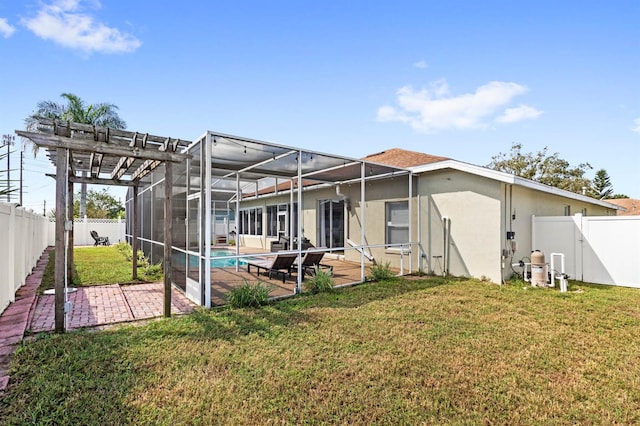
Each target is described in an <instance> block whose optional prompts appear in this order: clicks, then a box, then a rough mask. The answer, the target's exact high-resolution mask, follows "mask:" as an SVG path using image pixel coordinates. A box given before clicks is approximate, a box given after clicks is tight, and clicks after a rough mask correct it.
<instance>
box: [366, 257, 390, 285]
mask: <svg viewBox="0 0 640 426" xmlns="http://www.w3.org/2000/svg"><path fill="white" fill-rule="evenodd" d="M369 273H370V275H369V276H368V277H367V278H368V279H369V280H371V281H384V280H390V279H392V278H395V277H396V274H395V273H394V272H393V271H392V270H391V267H390V266H389V262H385V263H383V264H379V263H376V264H375V265H373V266H371V267H370V268H369Z"/></svg>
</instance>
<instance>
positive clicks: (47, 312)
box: [0, 249, 196, 393]
mask: <svg viewBox="0 0 640 426" xmlns="http://www.w3.org/2000/svg"><path fill="white" fill-rule="evenodd" d="M49 250H50V249H47V250H45V251H44V253H43V254H42V256H41V257H40V259H39V260H38V263H37V265H36V267H35V268H34V271H33V272H32V273H31V274H30V275H29V276H28V277H27V279H26V283H25V285H24V286H22V287H21V288H20V289H19V290H18V292H17V293H16V300H15V302H13V303H12V304H10V305H9V306H8V307H7V308H6V309H5V310H4V312H2V314H1V315H0V393H2V392H3V391H4V389H6V387H7V384H8V383H9V375H8V369H9V361H10V357H11V355H12V354H13V352H14V351H15V349H16V348H17V346H18V344H20V342H21V341H22V339H23V337H24V334H25V332H26V331H27V330H30V331H31V332H35V333H37V332H43V331H52V330H54V328H55V327H54V326H55V315H54V299H55V296H54V295H40V296H38V295H37V290H38V287H40V282H41V281H42V274H43V273H44V269H45V267H46V265H47V263H48V261H49ZM68 297H69V301H70V302H71V311H70V312H69V314H68V315H69V316H68V318H67V321H68V322H67V323H68V329H76V328H82V327H95V326H102V325H109V324H116V323H122V322H128V321H136V320H142V319H149V318H154V317H158V316H161V315H162V313H163V306H164V285H163V283H146V284H134V285H119V284H112V285H104V286H93V287H79V288H78V289H77V291H73V292H69V293H68ZM195 306H196V305H194V304H193V303H192V302H191V301H190V300H189V299H187V298H186V297H185V296H184V294H182V293H181V292H180V291H178V290H176V289H175V288H172V290H171V313H172V314H173V315H176V314H186V313H190V312H193V310H194V309H195Z"/></svg>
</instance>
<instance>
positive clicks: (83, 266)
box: [40, 243, 162, 291]
mask: <svg viewBox="0 0 640 426" xmlns="http://www.w3.org/2000/svg"><path fill="white" fill-rule="evenodd" d="M123 244H124V243H123ZM118 247H119V245H118V244H114V245H112V246H106V247H105V246H93V247H76V248H74V250H73V253H74V269H73V286H75V287H87V286H92V285H105V284H126V283H132V282H145V281H161V280H162V274H159V275H151V274H149V275H148V276H147V275H146V269H145V268H143V267H141V266H139V267H138V281H134V280H133V279H132V267H131V261H130V260H127V258H126V257H125V256H124V255H123V253H122V252H121V251H119V250H118ZM54 268H55V251H51V252H50V254H49V263H48V264H47V267H46V269H45V272H44V275H43V277H42V283H41V285H40V290H41V291H42V290H45V289H48V288H53V287H54V286H55V274H54V270H55V269H54Z"/></svg>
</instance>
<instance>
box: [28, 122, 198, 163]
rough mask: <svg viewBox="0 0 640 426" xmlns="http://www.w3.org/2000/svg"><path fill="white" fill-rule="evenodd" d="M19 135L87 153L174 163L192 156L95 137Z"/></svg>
mask: <svg viewBox="0 0 640 426" xmlns="http://www.w3.org/2000/svg"><path fill="white" fill-rule="evenodd" d="M16 133H17V134H18V135H19V136H22V137H25V138H27V139H31V140H32V141H33V142H34V143H35V144H36V145H38V146H41V147H42V146H43V147H46V148H64V149H69V150H71V151H73V152H82V153H86V154H91V153H96V154H103V155H111V156H117V157H135V158H138V159H143V160H156V161H171V162H173V163H181V162H183V161H184V160H185V159H187V158H190V157H191V156H190V155H189V154H181V153H177V152H171V151H168V152H162V151H160V150H159V149H149V148H147V149H140V148H138V147H130V146H129V145H125V146H123V145H116V144H113V143H107V142H96V141H94V140H93V139H83V138H77V137H76V138H69V137H64V136H58V135H52V134H44V133H36V132H26V131H22V130H16Z"/></svg>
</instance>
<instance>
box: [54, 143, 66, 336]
mask: <svg viewBox="0 0 640 426" xmlns="http://www.w3.org/2000/svg"><path fill="white" fill-rule="evenodd" d="M56 153H57V156H56V246H55V247H56V251H55V254H56V261H55V285H54V289H55V296H54V315H55V331H56V332H57V333H64V331H65V324H64V299H65V294H64V284H65V283H64V277H65V269H66V265H65V258H66V256H65V246H64V227H65V217H66V214H67V210H66V205H65V201H66V199H67V197H66V191H67V182H66V176H67V173H66V168H67V158H68V157H67V150H66V149H64V148H57V150H56Z"/></svg>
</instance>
